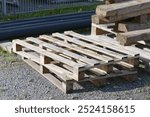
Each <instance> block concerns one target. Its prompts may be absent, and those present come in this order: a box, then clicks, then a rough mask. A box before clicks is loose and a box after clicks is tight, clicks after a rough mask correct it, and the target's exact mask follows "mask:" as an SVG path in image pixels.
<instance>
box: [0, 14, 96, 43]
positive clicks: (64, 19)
mask: <svg viewBox="0 0 150 117" xmlns="http://www.w3.org/2000/svg"><path fill="white" fill-rule="evenodd" d="M93 14H94V11H88V12H81V13H73V14H64V15H55V16H49V17H42V18H32V19H25V20H16V21H8V22H4V23H0V41H2V40H6V39H14V38H19V37H28V36H36V35H40V34H44V33H53V32H58V31H64V30H73V29H81V28H86V27H90V26H91V15H93Z"/></svg>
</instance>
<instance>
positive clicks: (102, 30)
mask: <svg viewBox="0 0 150 117" xmlns="http://www.w3.org/2000/svg"><path fill="white" fill-rule="evenodd" d="M109 25H111V26H114V25H115V24H114V23H112V24H100V25H97V24H94V23H92V28H93V30H92V34H93V35H101V34H107V33H112V34H115V35H117V33H116V32H115V31H113V28H108V26H109ZM95 28H96V29H95Z"/></svg>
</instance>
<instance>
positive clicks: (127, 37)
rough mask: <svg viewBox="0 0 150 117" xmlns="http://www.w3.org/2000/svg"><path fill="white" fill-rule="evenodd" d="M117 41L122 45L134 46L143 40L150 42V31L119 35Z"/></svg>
mask: <svg viewBox="0 0 150 117" xmlns="http://www.w3.org/2000/svg"><path fill="white" fill-rule="evenodd" d="M117 40H118V41H119V42H120V44H122V45H132V44H135V43H137V42H138V41H141V40H144V41H150V29H145V30H137V31H131V32H126V33H119V34H118V35H117Z"/></svg>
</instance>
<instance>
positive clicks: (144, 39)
mask: <svg viewBox="0 0 150 117" xmlns="http://www.w3.org/2000/svg"><path fill="white" fill-rule="evenodd" d="M91 34H92V35H102V34H105V35H112V34H113V36H111V37H113V38H114V39H115V40H116V41H118V42H119V43H118V44H120V45H123V46H124V48H128V47H129V46H132V51H134V52H138V53H139V54H140V61H141V62H142V63H144V67H145V69H146V70H150V67H149V66H150V0H107V1H106V4H105V5H99V6H97V8H96V15H93V16H92V28H91Z"/></svg>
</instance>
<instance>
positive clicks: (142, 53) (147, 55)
mask: <svg viewBox="0 0 150 117" xmlns="http://www.w3.org/2000/svg"><path fill="white" fill-rule="evenodd" d="M125 48H126V49H127V50H132V51H133V52H138V53H139V54H140V59H142V60H144V59H146V60H150V53H149V52H147V51H145V50H142V49H140V48H137V47H133V46H125Z"/></svg>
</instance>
